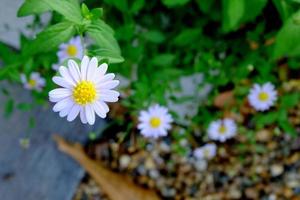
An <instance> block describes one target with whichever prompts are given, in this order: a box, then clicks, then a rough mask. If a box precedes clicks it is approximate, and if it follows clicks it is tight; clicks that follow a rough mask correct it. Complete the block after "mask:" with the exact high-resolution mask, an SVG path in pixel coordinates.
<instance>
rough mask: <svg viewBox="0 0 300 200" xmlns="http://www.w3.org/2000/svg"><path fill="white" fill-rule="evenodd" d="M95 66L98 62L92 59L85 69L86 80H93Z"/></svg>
mask: <svg viewBox="0 0 300 200" xmlns="http://www.w3.org/2000/svg"><path fill="white" fill-rule="evenodd" d="M97 65H98V60H97V58H96V57H93V58H92V59H91V61H90V63H89V66H88V69H87V80H93V78H94V76H95V71H96V68H97Z"/></svg>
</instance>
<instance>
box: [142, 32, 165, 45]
mask: <svg viewBox="0 0 300 200" xmlns="http://www.w3.org/2000/svg"><path fill="white" fill-rule="evenodd" d="M143 36H144V38H145V39H146V40H148V41H150V42H153V43H158V44H159V43H162V42H163V41H165V39H166V38H165V35H164V34H163V33H162V32H160V31H156V30H151V31H148V32H146V33H144V34H143Z"/></svg>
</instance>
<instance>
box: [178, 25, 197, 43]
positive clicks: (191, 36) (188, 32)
mask: <svg viewBox="0 0 300 200" xmlns="http://www.w3.org/2000/svg"><path fill="white" fill-rule="evenodd" d="M200 36H201V29H200V28H191V29H185V30H183V31H182V32H181V33H179V35H177V36H176V37H175V38H174V41H173V42H174V44H175V45H177V46H186V45H190V44H192V43H194V42H195V41H197V40H198V39H199V38H200Z"/></svg>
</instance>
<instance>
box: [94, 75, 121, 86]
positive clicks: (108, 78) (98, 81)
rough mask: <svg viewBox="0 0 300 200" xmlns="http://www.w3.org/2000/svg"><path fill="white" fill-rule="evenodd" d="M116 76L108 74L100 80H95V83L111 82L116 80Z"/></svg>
mask: <svg viewBox="0 0 300 200" xmlns="http://www.w3.org/2000/svg"><path fill="white" fill-rule="evenodd" d="M115 76H116V75H115V74H114V73H109V74H106V75H105V76H103V77H101V78H99V79H94V81H95V83H96V84H97V83H103V82H106V81H111V80H113V79H114V78H115Z"/></svg>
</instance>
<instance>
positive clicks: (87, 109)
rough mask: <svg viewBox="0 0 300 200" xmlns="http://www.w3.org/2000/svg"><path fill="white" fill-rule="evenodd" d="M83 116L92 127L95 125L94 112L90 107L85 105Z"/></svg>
mask: <svg viewBox="0 0 300 200" xmlns="http://www.w3.org/2000/svg"><path fill="white" fill-rule="evenodd" d="M85 116H86V119H87V121H88V123H89V124H90V125H93V124H94V123H95V112H94V109H93V108H92V107H91V106H90V105H87V106H86V107H85Z"/></svg>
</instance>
